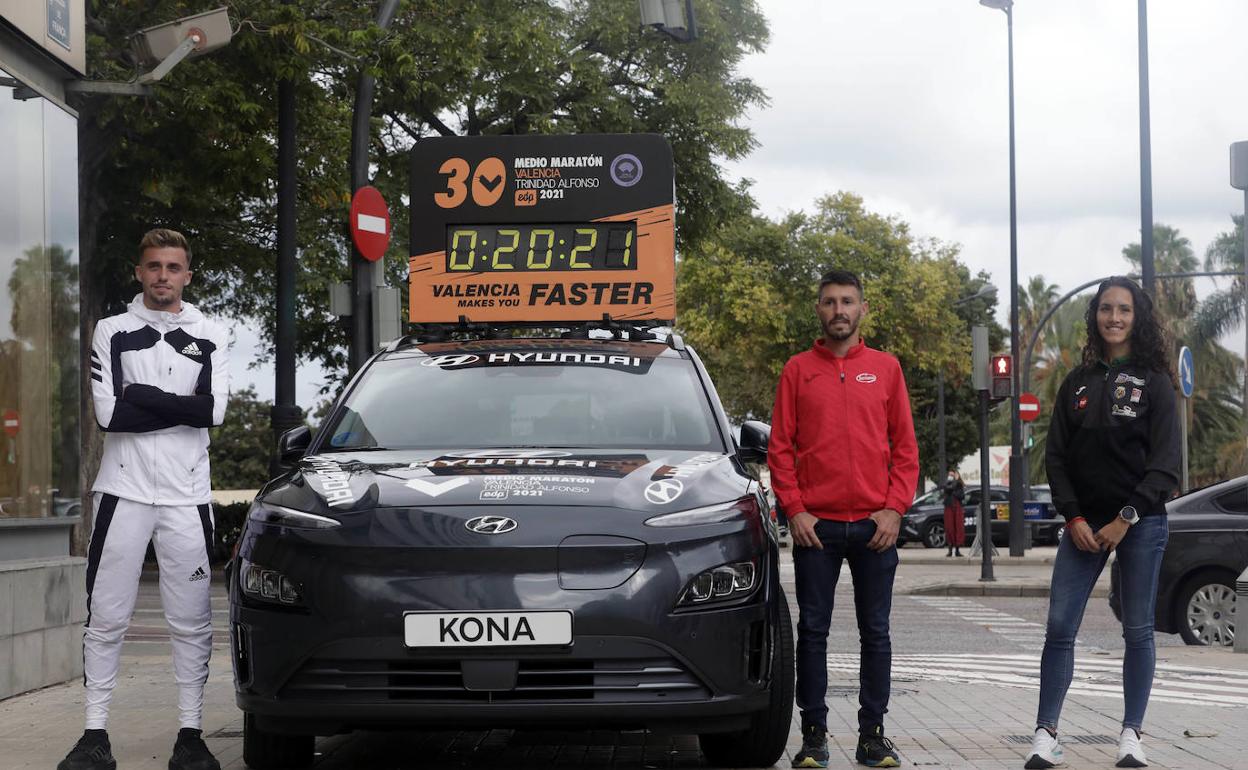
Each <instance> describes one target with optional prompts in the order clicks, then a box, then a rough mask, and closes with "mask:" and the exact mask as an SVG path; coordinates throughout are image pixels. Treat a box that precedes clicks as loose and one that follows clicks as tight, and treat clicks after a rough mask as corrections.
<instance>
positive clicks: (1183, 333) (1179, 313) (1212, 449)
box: [1122, 224, 1244, 485]
mask: <svg viewBox="0 0 1248 770" xmlns="http://www.w3.org/2000/svg"><path fill="white" fill-rule="evenodd" d="M1228 238H1229V236H1228V234H1225V233H1224V234H1223V235H1222V236H1220V237H1219V239H1218V240H1217V241H1215V242H1214V244H1213V245H1212V246H1211V248H1213V249H1215V252H1214V253H1215V254H1217V255H1218V256H1217V257H1216V259H1218V260H1219V262H1218V263H1219V264H1226V263H1225V261H1224V260H1227V259H1233V257H1231V256H1230V255H1229V254H1225V255H1224V254H1223V252H1220V251H1216V249H1217V248H1218V244H1219V243H1222V244H1225V243H1227V240H1228ZM1153 239H1154V243H1155V244H1156V255H1155V258H1156V268H1157V272H1158V273H1159V274H1163V273H1182V272H1191V271H1194V270H1196V269H1197V267H1198V266H1199V264H1200V263H1199V261H1198V260H1197V258H1196V255H1195V253H1194V252H1193V251H1192V248H1191V245H1190V243H1189V241H1188V240H1187V238H1184V237H1182V236H1181V235H1179V232H1178V230H1176V229H1175V228H1172V227H1167V226H1166V225H1162V224H1158V225H1155V226H1154V231H1153ZM1122 253H1123V256H1124V257H1125V258H1126V259H1127V261H1129V262H1130V263H1131V264H1132V266H1133V267H1134V268H1138V266H1139V263H1140V257H1139V255H1140V246H1139V244H1135V243H1132V244H1129V245H1128V246H1127V247H1126V248H1124V249H1123V250H1122ZM1240 264H1241V266H1242V264H1243V262H1242V257H1241V258H1240ZM1213 299H1214V301H1215V302H1218V301H1220V300H1218V299H1217V295H1215V297H1214V298H1213ZM1156 307H1157V312H1158V315H1159V317H1160V319H1161V322H1162V326H1163V328H1164V329H1166V330H1167V331H1168V333H1169V335H1170V337H1171V339H1172V341H1173V346H1172V349H1171V355H1172V356H1177V353H1178V348H1179V346H1180V345H1186V346H1188V347H1190V348H1191V349H1192V360H1193V363H1194V364H1195V373H1194V374H1195V384H1196V387H1195V390H1194V392H1193V393H1192V398H1191V399H1190V401H1191V403H1190V404H1181V405H1182V406H1185V407H1187V408H1188V411H1189V414H1190V425H1191V428H1190V430H1189V432H1188V467H1189V477H1190V482H1191V483H1192V484H1194V485H1202V484H1206V483H1209V482H1212V481H1216V480H1219V479H1222V478H1226V477H1227V476H1228V475H1232V474H1230V473H1228V472H1227V470H1228V464H1227V462H1226V460H1227V459H1228V458H1240V463H1239V464H1238V465H1231V466H1230V468H1231V469H1233V468H1239V469H1240V471H1242V468H1243V467H1244V464H1243V461H1242V458H1243V457H1244V441H1243V436H1244V429H1243V422H1242V420H1243V417H1242V414H1243V403H1242V402H1243V399H1242V391H1241V390H1240V383H1241V382H1242V380H1241V379H1240V374H1239V373H1240V371H1241V367H1242V366H1243V362H1242V360H1241V359H1240V358H1239V357H1238V356H1236V355H1235V354H1234V353H1232V352H1231V351H1229V350H1227V349H1226V348H1224V347H1222V346H1221V345H1219V344H1217V341H1216V337H1210V336H1208V335H1207V334H1202V333H1201V332H1200V330H1199V321H1200V319H1201V317H1202V315H1203V316H1205V317H1206V318H1208V317H1209V316H1211V315H1213V313H1212V312H1205V311H1204V308H1203V306H1202V303H1199V302H1198V300H1197V297H1196V287H1195V285H1194V283H1193V281H1192V280H1191V279H1190V278H1181V279H1162V280H1159V281H1158V282H1157V297H1156ZM1223 307H1224V306H1223ZM1226 323H1227V322H1226V321H1223V322H1222V324H1221V325H1222V326H1225V325H1226ZM1212 326H1213V328H1217V327H1218V326H1219V324H1216V323H1215V324H1213V325H1212Z"/></svg>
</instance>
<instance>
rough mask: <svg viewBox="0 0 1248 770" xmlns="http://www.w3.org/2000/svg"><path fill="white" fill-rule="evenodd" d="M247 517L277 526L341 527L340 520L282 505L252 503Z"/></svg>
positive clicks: (301, 527)
mask: <svg viewBox="0 0 1248 770" xmlns="http://www.w3.org/2000/svg"><path fill="white" fill-rule="evenodd" d="M247 518H248V519H249V520H251V521H255V522H259V523H261V524H273V525H275V526H279V527H292V528H294V529H333V528H334V527H341V526H342V522H341V521H339V520H338V519H333V518H330V517H329V516H321V515H319V514H316V513H308V512H307V511H296V510H295V509H294V508H287V507H285V506H282V505H269V504H266V503H252V506H251V510H250V511H248V512H247Z"/></svg>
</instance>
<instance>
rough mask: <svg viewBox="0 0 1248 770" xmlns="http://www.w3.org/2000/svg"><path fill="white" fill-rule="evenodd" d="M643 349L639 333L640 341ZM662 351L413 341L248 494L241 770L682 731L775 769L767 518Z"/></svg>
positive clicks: (710, 409) (783, 634)
mask: <svg viewBox="0 0 1248 770" xmlns="http://www.w3.org/2000/svg"><path fill="white" fill-rule="evenodd" d="M637 337H642V339H636V338H637ZM766 439H767V430H766V426H764V425H762V424H760V423H749V424H747V425H746V426H745V427H744V428H742V432H741V439H740V441H739V442H737V441H735V440H734V438H733V436H732V433H731V430H730V426H729V423H728V420H727V419H726V417H725V415H724V411H723V408H722V407H721V405H720V403H719V399H718V397H717V396H716V394H715V389H714V387H713V386H712V384H711V381H710V379H709V378H708V377H707V373H706V370H705V369H704V368H703V366H702V364H701V363H700V361H699V360H698V357H697V355H696V354H695V353H694V351H693V350H691V349H689V348H687V347H686V346H684V345H683V344H682V342H681V341H680V339H679V338H678V337H675V336H672V337H668V338H666V339H655V338H652V337H651V335H650V333H648V332H647V333H644V334H640V333H632V334H629V333H628V332H616V333H615V334H614V335H613V336H612V338H611V339H596V338H593V335H591V334H589V333H585V334H584V335H583V336H582V338H579V339H563V338H533V339H477V340H467V341H443V342H418V341H415V340H412V339H405V340H402V341H399V342H396V343H393V344H391V346H390V347H389V348H388V349H387V350H385V351H383V352H381V353H379V354H377V355H376V356H374V357H373V358H372V359H371V360H370V361H369V362H368V363H367V364H366V365H365V366H364V367H363V368H362V369H361V371H360V372H359V373H358V374H357V375H356V376H355V377H354V378H353V379H352V381H351V382H350V383H349V384H348V386H347V388H346V389H345V391H344V393H343V395H342V396H341V397H340V398H339V400H338V401H337V403H336V404H335V405H334V406H333V409H332V412H331V413H330V414H329V415H328V417H327V418H326V419H325V421H324V423H323V425H322V426H321V428H320V429H319V430H318V431H317V432H316V434H315V435H311V434H310V433H309V432H308V431H307V429H304V428H297V429H295V430H294V431H292V432H290V433H288V434H286V435H285V436H284V437H283V439H282V442H281V451H282V455H283V458H284V461H286V462H288V463H290V465H291V467H290V469H289V470H288V471H287V472H286V473H285V474H284V475H281V476H279V477H278V478H276V479H274V480H273V481H271V482H270V483H269V484H268V485H267V486H265V487H264V489H262V490H261V491H260V493H259V495H258V496H257V498H256V500H255V502H254V504H253V506H252V508H251V510H250V512H249V514H248V519H247V522H246V527H245V530H244V532H243V534H242V537H241V538H240V545H239V548H238V551H237V554H236V556H235V558H234V560H233V562H232V566H231V586H230V600H231V609H230V617H231V643H232V651H233V663H234V674H235V687H236V699H237V703H238V706H239V707H240V708H241V709H242V710H243V712H244V713H245V719H244V733H245V735H244V752H245V759H246V761H247V763H248V764H249V765H250V766H252V767H258V768H264V767H287V766H297V765H306V764H307V763H309V762H310V761H311V759H312V753H313V737H314V736H317V735H330V734H336V733H342V732H346V731H351V730H355V729H362V728H367V729H407V730H413V729H424V728H437V727H447V726H454V727H465V726H479V727H519V728H523V727H540V728H546V729H549V728H551V727H555V726H557V727H558V729H561V730H562V729H575V728H578V727H579V728H595V729H602V728H618V729H625V728H627V729H641V728H647V729H658V728H661V729H664V730H667V731H673V730H675V731H681V732H687V733H696V734H698V735H699V736H700V742H701V746H702V749H703V753H704V754H705V755H706V757H707V758H708V759H709V760H710V761H711V762H712V763H715V764H719V765H726V766H760V765H764V766H765V765H771V764H772V763H773V762H775V761H776V760H777V759H778V758H779V757H780V755H781V754H782V753H783V750H784V746H785V742H786V740H787V736H788V731H789V720H790V715H791V709H792V698H793V640H792V631H791V626H790V620H789V612H788V608H787V606H786V603H785V598H784V594H783V592H782V589H781V586H780V580H779V571H778V563H777V562H778V550H777V538H776V527H775V524H774V521H773V519H772V516H771V511H770V508H769V505H768V502H767V498H766V496H765V493H764V492H763V491H762V490H761V489H760V485H759V483H758V480H757V478H756V475H755V474H754V472H753V471H751V470H750V465H749V464H750V463H760V462H763V461H765V453H766Z"/></svg>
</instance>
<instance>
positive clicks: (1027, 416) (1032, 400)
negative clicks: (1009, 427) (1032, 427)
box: [1018, 393, 1040, 422]
mask: <svg viewBox="0 0 1248 770" xmlns="http://www.w3.org/2000/svg"><path fill="white" fill-rule="evenodd" d="M1039 416H1040V399H1038V398H1036V394H1035V393H1024V394H1023V395H1021V396H1019V397H1018V417H1019V419H1021V420H1022V421H1023V422H1032V421H1033V420H1035V419H1036V418H1037V417H1039Z"/></svg>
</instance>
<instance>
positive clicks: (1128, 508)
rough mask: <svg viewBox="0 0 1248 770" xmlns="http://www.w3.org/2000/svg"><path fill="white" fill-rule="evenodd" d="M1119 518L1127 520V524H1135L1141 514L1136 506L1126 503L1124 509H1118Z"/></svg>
mask: <svg viewBox="0 0 1248 770" xmlns="http://www.w3.org/2000/svg"><path fill="white" fill-rule="evenodd" d="M1118 518H1120V519H1122V520H1123V521H1125V522H1127V524H1134V523H1136V522H1137V521H1139V520H1140V514H1139V512H1137V511H1136V510H1135V506H1133V505H1124V506H1122V510H1121V511H1118Z"/></svg>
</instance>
